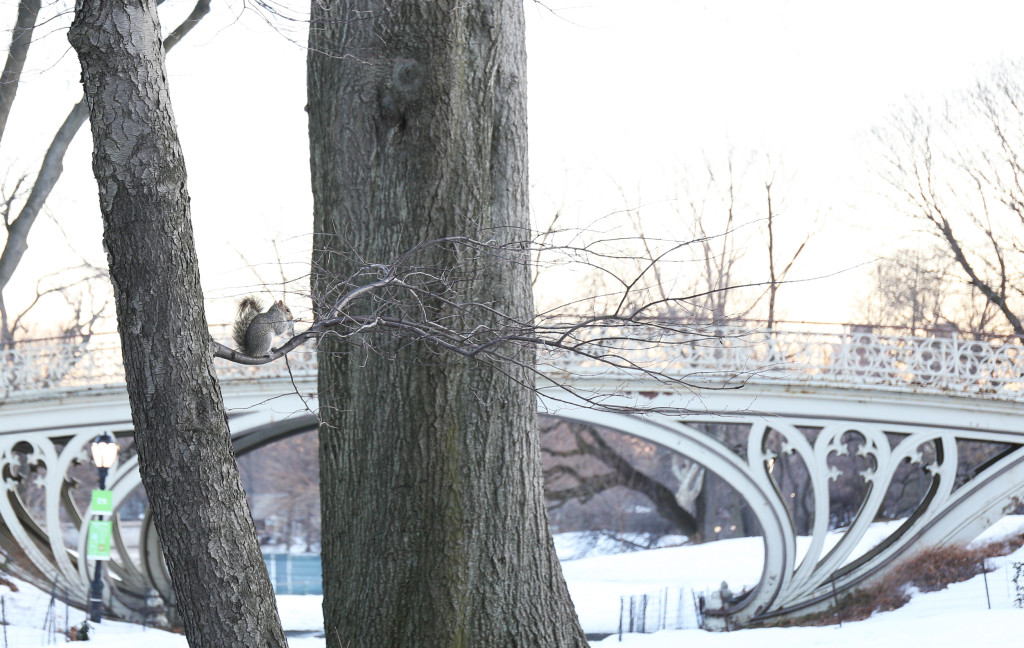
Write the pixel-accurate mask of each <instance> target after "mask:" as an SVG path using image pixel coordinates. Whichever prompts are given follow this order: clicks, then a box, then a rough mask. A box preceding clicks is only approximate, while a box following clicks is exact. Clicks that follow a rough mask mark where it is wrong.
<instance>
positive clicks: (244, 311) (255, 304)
mask: <svg viewBox="0 0 1024 648" xmlns="http://www.w3.org/2000/svg"><path fill="white" fill-rule="evenodd" d="M291 327H292V311H291V310H290V309H289V308H288V307H287V306H285V305H284V302H283V301H277V302H275V303H274V304H273V305H272V306H271V307H270V308H268V309H267V311H266V312H263V304H262V303H261V302H260V300H258V299H256V298H255V297H252V296H249V297H243V298H242V299H241V301H239V302H238V316H237V317H236V318H235V326H234V328H233V329H232V337H233V338H234V339H235V344H237V345H238V350H239V351H241V352H242V353H244V354H246V355H249V356H253V357H260V356H268V355H270V347H271V344H272V343H273V341H274V334H275V333H276V334H277V335H284V334H285V333H287V332H288V331H290V330H291Z"/></svg>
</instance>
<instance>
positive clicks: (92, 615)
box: [89, 432, 118, 623]
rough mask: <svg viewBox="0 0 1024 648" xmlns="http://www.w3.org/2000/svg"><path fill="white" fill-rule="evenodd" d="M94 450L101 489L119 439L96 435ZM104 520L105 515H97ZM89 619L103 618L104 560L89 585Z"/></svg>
mask: <svg viewBox="0 0 1024 648" xmlns="http://www.w3.org/2000/svg"><path fill="white" fill-rule="evenodd" d="M90 450H92V461H93V463H95V464H96V468H97V470H99V474H100V488H99V489H100V490H106V488H107V471H109V470H110V468H111V466H113V465H114V461H116V460H117V450H118V447H117V441H114V437H112V436H110V435H109V434H108V433H106V432H104V433H103V434H101V435H99V436H98V437H96V439H95V440H94V441H93V442H92V445H91V446H90ZM97 519H99V520H102V519H103V516H102V515H100V516H97ZM89 620H90V621H92V622H93V623H99V622H100V621H102V620H103V561H102V560H97V561H96V571H95V574H94V575H93V578H92V585H91V586H90V587H89Z"/></svg>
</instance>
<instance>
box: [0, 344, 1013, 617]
mask: <svg viewBox="0 0 1024 648" xmlns="http://www.w3.org/2000/svg"><path fill="white" fill-rule="evenodd" d="M836 329H837V330H835V331H828V330H820V331H810V332H808V331H771V332H767V331H754V332H751V331H745V330H740V329H722V328H720V329H714V330H705V331H700V332H695V333H693V334H692V335H687V336H677V337H676V338H675V339H673V340H672V341H671V344H665V343H664V342H662V343H661V344H660V345H659V346H657V347H656V348H653V349H651V348H645V349H633V350H629V349H623V350H622V351H621V353H620V354H619V356H618V357H621V358H625V359H628V362H621V363H618V365H609V364H606V363H597V362H592V361H577V360H574V359H573V358H571V357H568V356H562V357H554V356H545V357H542V363H541V366H540V378H539V380H538V387H539V394H540V406H541V408H542V409H545V410H548V411H550V412H552V413H554V414H555V415H557V416H560V417H564V418H566V419H570V420H576V421H583V422H587V423H590V424H594V425H597V426H601V427H604V428H611V429H615V430H619V431H622V432H626V433H629V434H633V435H636V436H638V437H641V438H643V439H647V440H649V441H653V442H655V443H657V444H659V445H661V446H663V447H665V448H668V449H670V450H674V451H676V452H679V453H681V454H683V455H685V456H687V457H690V458H691V459H693V460H695V461H697V462H699V463H700V464H702V465H704V466H705V467H706V468H707V469H709V470H711V471H713V472H715V473H717V474H718V475H719V476H720V477H722V478H723V479H725V480H726V481H727V482H728V483H729V484H731V485H732V486H733V487H734V488H735V489H736V490H737V491H738V492H739V493H740V495H742V496H743V497H744V498H745V499H746V500H747V502H748V503H749V505H750V507H751V509H752V511H753V513H754V515H755V516H756V517H757V519H758V521H759V523H760V526H761V529H762V531H763V534H764V543H765V560H764V568H763V573H762V577H761V580H760V583H759V584H758V586H757V587H756V588H754V589H753V590H752V591H750V592H748V593H746V594H745V595H744V596H741V597H739V598H738V599H736V600H735V601H732V602H731V603H729V605H728V606H727V608H726V609H725V610H724V611H723V612H722V614H728V615H729V617H730V618H731V621H732V622H733V623H737V622H738V623H744V622H747V621H749V620H751V619H756V618H764V617H773V616H778V615H784V614H792V613H803V612H806V611H809V610H811V609H813V608H815V607H819V606H823V605H826V604H828V602H829V601H830V600H831V599H832V597H833V596H835V595H836V593H839V594H842V593H843V592H844V591H848V590H850V589H852V588H856V587H859V586H862V585H863V584H865V583H866V582H867V581H869V580H870V579H871V578H873V577H876V576H877V575H878V574H880V573H881V572H883V571H884V570H885V568H886V567H887V566H888V565H890V564H892V563H893V561H895V560H897V559H899V558H900V557H903V556H906V555H907V554H908V553H909V552H912V551H913V550H914V549H915V548H917V547H921V546H925V545H928V544H941V543H951V542H962V541H966V540H970V539H971V538H973V537H974V536H976V535H977V533H979V532H980V531H982V530H984V528H986V527H987V526H988V525H989V524H991V523H992V522H993V521H994V520H996V519H997V518H998V517H999V516H1001V515H1002V514H1003V512H1004V510H1005V509H1006V508H1007V507H1010V506H1014V505H1016V503H1017V502H1018V500H1017V499H1016V498H1018V497H1019V496H1020V494H1021V492H1022V491H1024V417H1022V414H1024V378H1022V375H1024V346H1022V345H1020V344H1019V343H1018V342H1017V341H1015V340H1012V339H1001V338H1000V339H965V338H962V337H960V336H957V335H955V334H953V335H949V336H944V337H909V336H898V335H879V334H875V333H872V332H868V331H850V330H842V331H840V330H838V329H839V327H836ZM288 360H289V362H288V365H287V366H286V364H285V363H283V362H278V363H276V364H274V365H269V366H263V367H256V368H252V367H242V366H238V365H230V364H226V363H225V364H222V365H219V369H218V370H219V372H220V376H221V379H222V385H223V393H224V397H225V401H226V405H227V407H228V411H229V417H230V423H231V428H232V430H233V434H234V437H235V446H236V451H237V452H238V453H239V454H244V453H245V452H248V451H250V450H252V449H254V448H256V447H259V446H261V445H263V444H265V443H269V442H271V441H273V440H275V439H278V438H282V437H284V436H287V435H289V434H295V433H297V432H302V431H307V430H310V429H313V428H315V427H316V419H315V416H314V415H313V414H312V412H313V411H315V402H316V400H315V393H314V391H315V383H316V380H315V371H314V355H313V353H312V352H311V351H309V350H308V349H300V350H297V351H296V352H293V353H292V354H291V355H290V356H289V359H288ZM218 362H219V361H218ZM625 365H630V366H632V369H628V370H627V369H626V368H624V367H625ZM0 390H2V391H3V392H4V400H3V402H2V404H0V470H2V475H3V479H4V484H5V487H6V492H7V496H6V497H2V498H0V518H2V521H3V525H4V526H3V528H2V529H0V545H2V546H3V547H4V549H5V550H6V551H7V553H8V555H10V556H14V555H20V556H22V558H20V559H19V560H17V561H16V562H17V564H19V565H20V566H21V572H20V574H21V575H22V576H24V577H26V578H29V579H30V580H33V581H35V582H36V583H38V584H40V585H42V586H43V587H50V586H53V587H56V588H59V590H60V591H61V592H62V594H63V595H64V596H66V597H67V598H68V599H70V600H71V602H72V603H78V604H84V602H85V601H86V599H87V594H88V582H89V573H88V570H87V565H86V564H85V561H84V560H79V558H78V557H79V556H82V555H84V548H85V547H84V545H85V534H82V533H73V534H70V535H69V536H68V537H65V535H67V534H65V533H61V532H60V529H62V528H68V527H70V528H72V529H77V528H79V527H80V525H81V521H82V519H83V518H84V519H88V515H89V511H88V510H87V509H86V510H84V511H83V510H79V507H78V506H77V505H76V503H75V501H74V497H73V486H74V484H73V481H72V480H71V478H70V477H69V471H71V472H72V473H73V472H74V470H75V469H74V468H73V467H74V465H75V464H76V463H78V462H81V461H83V460H85V454H84V453H85V451H86V446H87V445H88V443H89V441H91V440H92V439H93V438H94V437H95V436H96V435H97V434H99V433H100V432H102V431H111V432H113V433H115V434H117V435H121V436H126V435H130V433H131V415H130V412H129V409H128V402H127V396H126V394H125V392H124V387H123V373H122V369H121V363H120V351H119V349H118V347H117V344H116V338H115V336H108V337H106V338H104V339H103V340H97V339H95V338H94V339H93V340H92V341H91V342H90V343H89V344H88V345H78V346H76V345H67V344H54V343H47V342H45V341H44V342H37V343H31V344H24V345H20V346H19V347H18V348H16V349H14V350H11V351H7V352H4V354H3V355H2V356H0ZM722 422H727V423H729V424H731V425H733V426H740V427H742V428H743V429H745V430H746V443H745V445H744V446H743V447H740V448H735V447H733V448H730V447H728V446H726V445H725V444H723V443H722V442H721V441H719V440H717V439H716V438H714V437H713V436H710V435H708V434H706V433H705V432H704V431H702V430H704V429H706V427H705V426H706V424H712V423H722ZM851 438H853V439H854V442H853V443H852V444H851ZM965 444H989V445H990V446H991V447H993V448H995V450H994V451H993V452H990V453H989V454H988V455H986V459H985V461H984V462H982V463H980V464H978V465H976V466H972V467H971V470H970V471H969V473H968V474H966V475H964V474H961V475H960V476H959V478H958V474H957V471H958V465H960V467H961V473H963V470H962V468H963V467H962V465H961V464H962V463H963V462H962V461H961V459H962V458H963V457H962V456H961V455H963V454H964V453H963V452H962V449H963V448H964V447H966V446H965ZM851 447H853V448H855V449H856V452H857V454H858V455H860V456H861V458H862V459H863V461H862V465H863V466H864V468H863V470H861V471H860V472H859V475H860V478H862V479H863V480H864V482H866V484H867V486H868V487H867V489H866V495H865V496H864V500H863V502H862V504H861V506H860V509H859V512H858V513H857V514H856V516H855V517H854V519H853V521H852V523H851V524H850V526H849V527H848V528H846V530H845V533H844V535H843V536H842V539H841V540H840V541H839V542H838V543H837V544H835V545H834V546H831V547H829V546H827V543H826V532H827V531H828V530H829V529H828V526H829V521H830V519H831V507H832V503H831V501H830V496H829V491H830V481H831V480H833V479H835V478H836V477H837V468H836V467H835V465H834V463H835V458H836V457H837V456H839V455H844V454H846V453H847V452H848V451H849V449H850V448H851ZM780 456H785V457H786V458H787V460H789V461H794V460H795V461H798V462H800V463H802V464H803V466H804V467H805V469H806V472H807V475H808V477H809V480H808V483H809V488H810V497H811V499H812V502H813V507H812V508H813V517H812V520H813V521H812V524H811V536H812V537H811V541H810V546H809V548H808V549H806V550H804V551H802V552H798V550H797V541H796V533H797V526H796V524H795V523H794V519H793V514H792V508H791V503H790V502H788V501H787V498H786V497H785V496H784V495H783V493H782V492H780V487H779V484H778V482H777V475H776V474H775V463H776V460H777V459H779V458H780ZM906 465H910V466H915V465H916V466H919V467H920V468H923V469H924V470H925V471H926V472H927V475H928V476H929V479H930V484H929V485H928V487H927V489H926V492H925V493H924V495H923V496H922V498H921V500H920V502H919V503H918V504H917V506H916V508H914V509H913V511H912V512H911V513H910V514H909V515H908V516H907V517H906V518H905V519H904V521H903V523H902V525H901V526H900V527H899V529H898V530H897V531H895V532H894V533H893V534H892V535H891V536H890V537H889V538H887V539H886V540H885V541H883V542H882V543H880V544H878V545H876V546H875V547H872V548H869V549H868V550H866V551H865V550H864V549H863V547H861V548H858V545H859V544H860V542H861V540H862V539H863V537H864V534H865V532H866V530H867V528H868V525H870V524H871V523H872V522H873V521H874V520H875V518H876V516H878V514H879V512H880V510H881V507H882V503H883V501H884V499H885V497H886V493H887V491H888V490H889V487H890V485H891V484H892V482H893V480H894V477H895V475H896V474H897V471H898V470H899V469H900V467H901V466H906ZM29 467H36V468H45V477H37V479H38V483H39V486H41V490H42V493H43V496H44V497H43V501H41V502H36V503H34V505H30V503H27V502H25V501H23V498H22V496H21V495H20V494H19V488H17V484H18V480H19V479H23V478H25V477H27V476H30V474H31V471H29V470H28V468H29ZM42 473H43V471H37V472H36V473H35V474H36V475H37V476H39V475H42ZM109 483H110V484H112V486H111V488H112V490H113V491H114V499H115V506H117V505H119V504H120V503H122V502H124V501H125V500H126V498H127V497H128V496H129V495H130V494H131V493H132V492H133V491H134V490H135V489H136V488H137V487H138V485H139V477H138V471H137V466H136V463H135V458H128V459H127V460H125V461H122V462H121V464H120V465H119V466H118V467H117V468H116V470H114V471H112V474H111V477H110V478H109ZM115 549H116V551H115V556H114V560H112V561H111V562H110V569H109V573H110V576H109V580H108V582H109V583H110V584H112V585H113V587H110V588H107V590H106V591H107V592H108V594H107V596H108V605H109V606H110V608H111V609H112V610H113V611H114V612H115V613H116V614H119V615H121V616H123V617H137V616H138V614H139V610H140V609H142V608H143V607H144V601H145V599H146V598H147V597H150V598H151V599H157V600H161V599H162V601H163V603H164V604H165V605H166V604H173V598H172V597H173V595H172V593H171V589H170V587H169V583H168V580H167V576H166V573H165V572H164V568H163V563H162V560H161V559H160V555H159V551H158V542H157V540H156V537H155V534H154V532H153V527H152V525H151V524H150V523H149V521H148V520H146V521H145V522H144V523H143V527H142V531H141V541H140V551H139V552H138V555H132V552H130V551H129V550H128V548H127V547H126V545H125V543H124V542H123V541H121V540H120V539H118V542H116V544H115ZM150 602H152V601H150ZM712 621H713V619H712Z"/></svg>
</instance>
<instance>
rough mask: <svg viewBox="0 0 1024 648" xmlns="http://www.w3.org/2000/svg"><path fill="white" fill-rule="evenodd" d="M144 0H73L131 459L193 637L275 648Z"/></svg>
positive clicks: (277, 634)
mask: <svg viewBox="0 0 1024 648" xmlns="http://www.w3.org/2000/svg"><path fill="white" fill-rule="evenodd" d="M159 35H160V29H159V25H158V22H157V17H156V4H155V2H153V0H80V1H79V3H78V8H77V13H76V16H75V21H74V23H73V25H72V28H71V33H70V39H71V42H72V45H73V46H74V47H75V49H76V50H77V51H78V54H79V58H80V59H81V62H82V69H83V74H82V82H83V85H84V87H85V95H86V100H87V102H88V105H89V114H90V123H91V124H92V132H93V144H94V152H93V172H94V173H95V175H96V180H97V183H98V185H99V193H100V207H101V209H102V212H103V225H104V236H103V238H104V243H105V244H106V248H107V255H108V260H109V263H110V276H111V279H112V281H113V284H114V296H115V299H116V303H117V319H118V328H119V330H120V333H121V343H122V346H123V350H124V363H125V373H126V380H127V384H128V395H129V398H130V401H131V407H132V419H133V422H134V424H135V440H136V446H137V448H138V452H139V468H140V471H141V473H142V481H143V484H144V485H145V487H146V493H147V495H148V497H149V501H150V505H151V506H152V508H153V514H154V517H155V519H156V524H157V530H158V531H159V533H160V539H161V542H162V544H163V547H164V556H165V558H166V560H167V564H168V568H169V570H170V573H171V578H172V581H173V583H174V592H175V596H176V597H177V605H178V609H179V612H180V615H181V617H182V620H183V621H184V624H185V632H186V634H187V635H188V639H189V644H190V645H191V646H193V648H197V647H200V646H202V647H207V646H208V647H210V648H214V647H216V648H224V647H226V646H237V647H239V648H241V647H243V646H244V647H249V646H285V645H286V642H285V638H284V633H283V632H282V630H281V624H280V620H279V618H278V615H277V611H276V608H275V605H274V596H273V591H272V589H271V586H270V582H269V578H268V576H267V571H266V567H265V566H264V563H263V559H262V556H261V555H260V550H259V547H258V545H257V543H256V535H255V531H254V528H253V523H252V518H251V517H250V515H249V510H248V507H247V505H246V501H245V493H244V492H243V491H242V486H241V481H240V479H239V477H238V466H237V464H236V463H235V458H234V454H233V452H232V450H231V444H230V438H229V432H228V426H227V420H226V417H225V415H224V405H223V401H222V399H221V393H220V385H219V384H218V382H217V378H216V375H215V373H214V368H213V358H212V354H211V340H210V335H209V331H208V329H207V325H206V316H205V313H204V311H203V306H202V304H203V298H202V292H201V288H200V284H199V272H198V263H197V260H196V254H195V246H194V242H193V236H192V225H191V221H190V216H189V198H188V193H187V190H186V187H185V164H184V160H183V158H182V154H181V149H180V146H179V144H178V137H177V133H176V130H175V126H174V119H173V117H172V115H171V109H170V105H171V104H170V97H169V95H168V92H167V77H166V72H165V70H164V62H163V49H162V48H161V45H160V38H159Z"/></svg>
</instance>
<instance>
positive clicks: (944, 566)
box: [770, 535, 1024, 626]
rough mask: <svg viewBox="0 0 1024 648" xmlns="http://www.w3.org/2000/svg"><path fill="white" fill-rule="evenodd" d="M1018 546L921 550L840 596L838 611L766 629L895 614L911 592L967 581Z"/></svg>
mask: <svg viewBox="0 0 1024 648" xmlns="http://www.w3.org/2000/svg"><path fill="white" fill-rule="evenodd" d="M1022 544H1024V535H1019V536H1012V537H1010V538H1007V539H1005V540H1000V541H997V542H990V543H987V544H984V545H979V546H976V547H970V548H968V547H966V546H964V545H947V546H943V547H930V548H928V549H923V550H921V551H918V552H917V553H915V554H913V555H911V556H909V557H907V558H906V559H904V560H902V561H901V562H899V563H898V564H897V565H896V566H895V567H894V568H893V569H891V570H890V571H889V572H888V573H887V574H886V575H885V576H884V577H883V578H882V579H880V580H878V581H875V582H874V583H872V584H871V585H869V586H868V587H863V588H860V589H856V590H854V591H852V592H849V593H847V594H844V595H842V596H840V597H839V606H838V610H837V609H836V608H835V606H833V607H832V608H830V609H829V610H827V611H825V612H821V613H817V614H809V615H806V616H802V617H799V618H791V619H789V620H786V621H782V622H779V621H775V622H771V623H770V625H773V626H779V625H783V626H788V625H831V624H834V623H841V622H843V621H859V620H861V619H866V618H868V617H869V616H871V615H872V614H874V613H875V612H885V611H888V610H895V609H896V608H899V607H902V606H904V605H906V604H907V602H908V601H910V593H909V592H910V589H911V588H916V589H918V590H920V591H922V592H936V591H938V590H941V589H945V588H946V586H948V585H949V584H951V583H960V582H962V581H965V580H969V579H971V578H974V577H975V576H977V575H978V574H980V573H982V572H985V571H991V569H990V568H988V567H987V566H986V564H985V560H986V559H987V558H992V557H994V556H1005V555H1006V554H1009V553H1012V552H1013V551H1016V550H1017V549H1018V548H1019V547H1020V546H1021V545H1022Z"/></svg>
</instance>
